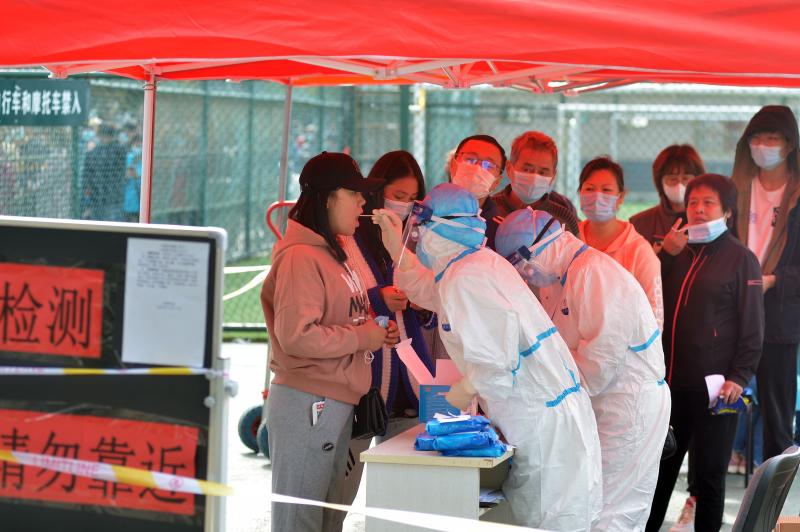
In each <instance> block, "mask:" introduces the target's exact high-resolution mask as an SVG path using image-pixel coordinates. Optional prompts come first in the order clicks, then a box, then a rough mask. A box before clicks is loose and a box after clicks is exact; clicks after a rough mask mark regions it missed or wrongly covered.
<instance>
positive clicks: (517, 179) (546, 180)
mask: <svg viewBox="0 0 800 532" xmlns="http://www.w3.org/2000/svg"><path fill="white" fill-rule="evenodd" d="M552 183H553V178H552V177H546V176H543V175H541V174H536V173H528V172H518V171H516V170H515V171H514V179H512V180H511V189H512V190H513V191H514V194H516V195H517V197H518V198H519V199H520V200H522V203H525V204H526V205H527V204H530V203H533V202H535V201H539V200H540V199H542V196H544V195H545V194H547V193H548V192H550V185H551V184H552Z"/></svg>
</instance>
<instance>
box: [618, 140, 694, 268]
mask: <svg viewBox="0 0 800 532" xmlns="http://www.w3.org/2000/svg"><path fill="white" fill-rule="evenodd" d="M705 173H706V170H705V167H704V166H703V160H702V159H701V158H700V154H698V153H697V150H695V149H694V147H693V146H692V145H690V144H673V145H672V146H667V147H666V148H664V149H663V150H661V153H659V154H658V156H657V157H656V159H655V161H653V185H654V186H655V187H656V191H657V192H658V198H659V203H658V205H656V206H655V207H651V208H649V209H647V210H646V211H642V212H640V213H639V214H635V215H633V216H631V218H630V220H629V221H630V222H631V224H633V227H634V228H636V231H638V232H639V234H640V235H642V236H643V237H644V238H645V240H647V241H648V242H650V243H651V244H653V249H655V251H656V253H658V252H659V251H660V250H661V241H662V240H664V235H666V234H667V233H668V232H669V230H670V228H671V227H672V224H674V223H675V220H677V219H678V218H680V219H682V220H683V221H684V222H685V221H686V207H685V204H684V201H683V200H684V197H685V195H686V185H688V184H689V182H690V181H691V180H692V179H694V178H695V177H696V176H699V175H701V174H705Z"/></svg>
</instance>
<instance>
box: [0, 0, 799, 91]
mask: <svg viewBox="0 0 800 532" xmlns="http://www.w3.org/2000/svg"><path fill="white" fill-rule="evenodd" d="M798 21H800V3H796V2H791V1H772V2H769V1H763V0H727V1H720V0H705V1H704V2H697V1H696V0H663V1H661V2H642V1H641V0H571V1H569V2H553V1H550V0H480V1H478V0H448V1H447V2H446V3H443V2H430V1H428V0H406V1H401V2H398V1H396V0H395V1H386V0H372V1H369V0H366V1H365V0H338V1H337V2H330V1H327V2H324V1H319V0H307V1H305V2H296V1H293V2H289V1H285V0H277V1H276V0H273V1H264V0H236V1H233V2H231V1H224V0H193V1H189V0H181V1H179V0H140V1H139V2H135V3H131V2H130V1H129V0H126V1H123V0H105V1H103V2H86V1H85V0H54V1H50V2H6V3H5V5H4V6H3V17H2V20H0V66H4V67H22V66H44V67H46V68H48V69H49V70H51V71H52V72H53V74H54V75H55V76H57V77H64V76H69V75H72V74H76V73H82V72H92V71H104V72H110V73H116V74H119V75H121V76H126V77H130V78H135V79H148V78H149V77H150V76H151V75H155V76H156V77H157V78H160V79H172V80H197V79H232V80H246V79H266V80H272V81H277V82H281V83H288V82H292V84H294V85H337V84H375V83H417V82H425V83H433V84H437V85H441V86H444V87H451V88H467V87H471V86H475V85H480V84H491V85H494V86H506V87H516V88H521V89H525V90H531V91H533V92H562V91H569V90H574V91H581V90H594V89H597V88H608V87H612V86H620V85H624V84H628V83H634V82H639V81H651V82H692V83H714V84H725V85H745V86H747V85H749V86H779V87H800V60H798V58H800V32H798V31H797V25H798Z"/></svg>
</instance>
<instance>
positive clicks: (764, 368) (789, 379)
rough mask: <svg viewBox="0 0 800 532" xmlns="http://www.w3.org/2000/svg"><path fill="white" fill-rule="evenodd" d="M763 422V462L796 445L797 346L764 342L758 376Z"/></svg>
mask: <svg viewBox="0 0 800 532" xmlns="http://www.w3.org/2000/svg"><path fill="white" fill-rule="evenodd" d="M756 381H757V382H758V400H759V406H760V408H761V416H762V419H763V420H764V460H766V459H767V458H771V457H773V456H777V455H779V454H781V453H783V451H785V450H786V448H787V447H791V446H792V445H794V439H793V437H792V436H793V434H792V424H793V423H794V406H795V404H794V402H795V396H796V395H797V344H773V343H767V342H765V343H764V349H763V350H762V352H761V362H759V364H758V373H756Z"/></svg>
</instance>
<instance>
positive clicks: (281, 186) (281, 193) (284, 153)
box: [278, 80, 293, 201]
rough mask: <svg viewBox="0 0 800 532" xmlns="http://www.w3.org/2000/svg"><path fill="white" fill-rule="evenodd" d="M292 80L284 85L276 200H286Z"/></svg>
mask: <svg viewBox="0 0 800 532" xmlns="http://www.w3.org/2000/svg"><path fill="white" fill-rule="evenodd" d="M292 89H293V87H292V81H291V80H289V83H288V84H287V85H286V97H285V98H286V99H285V101H284V104H283V145H282V146H281V176H280V181H279V183H278V201H286V184H287V180H288V176H289V135H290V134H291V131H292Z"/></svg>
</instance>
